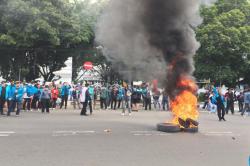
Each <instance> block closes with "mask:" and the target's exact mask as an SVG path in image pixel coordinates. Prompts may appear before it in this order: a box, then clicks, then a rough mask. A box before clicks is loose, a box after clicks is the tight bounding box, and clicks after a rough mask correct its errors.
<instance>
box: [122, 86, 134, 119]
mask: <svg viewBox="0 0 250 166" xmlns="http://www.w3.org/2000/svg"><path fill="white" fill-rule="evenodd" d="M131 96H132V89H131V87H130V86H128V87H127V88H126V89H125V105H126V108H127V109H128V115H129V116H131V106H132V105H131ZM125 110H126V109H122V116H124V115H125Z"/></svg>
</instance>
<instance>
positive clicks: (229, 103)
mask: <svg viewBox="0 0 250 166" xmlns="http://www.w3.org/2000/svg"><path fill="white" fill-rule="evenodd" d="M226 97H227V107H226V114H228V111H229V109H230V111H231V113H232V114H234V93H233V91H232V89H229V90H228V92H227V94H226Z"/></svg>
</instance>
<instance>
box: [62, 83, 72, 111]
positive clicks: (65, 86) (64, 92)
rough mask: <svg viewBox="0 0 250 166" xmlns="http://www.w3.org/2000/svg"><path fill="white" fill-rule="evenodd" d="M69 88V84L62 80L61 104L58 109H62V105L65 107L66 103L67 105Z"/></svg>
mask: <svg viewBox="0 0 250 166" xmlns="http://www.w3.org/2000/svg"><path fill="white" fill-rule="evenodd" d="M69 89H70V86H69V85H68V84H67V83H66V82H64V83H63V86H62V88H61V99H62V101H61V106H60V109H62V107H63V105H65V106H64V108H65V109H67V105H68V98H69Z"/></svg>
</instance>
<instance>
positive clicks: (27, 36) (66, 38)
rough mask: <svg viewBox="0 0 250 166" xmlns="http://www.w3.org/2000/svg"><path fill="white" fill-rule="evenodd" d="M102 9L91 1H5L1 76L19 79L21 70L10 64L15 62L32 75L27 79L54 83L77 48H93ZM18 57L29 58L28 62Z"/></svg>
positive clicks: (0, 20) (0, 8) (0, 16)
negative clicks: (56, 75) (96, 25)
mask: <svg viewBox="0 0 250 166" xmlns="http://www.w3.org/2000/svg"><path fill="white" fill-rule="evenodd" d="M100 9H101V6H98V5H97V6H95V5H94V4H92V3H90V2H89V1H87V0H85V1H77V0H75V1H69V0H42V1H41V0H1V1H0V55H1V57H3V56H5V58H3V59H2V58H1V62H0V68H1V74H2V75H3V76H4V77H5V78H7V79H17V74H14V73H16V72H18V70H16V69H15V68H14V67H13V65H6V64H11V63H12V61H15V63H16V66H19V67H21V68H22V71H25V72H24V73H25V74H27V73H28V74H27V75H26V76H25V77H26V79H27V80H31V79H35V78H37V77H39V75H41V76H43V77H44V79H45V80H48V81H50V80H52V79H53V77H54V74H53V72H54V71H57V70H60V69H61V68H62V67H63V66H64V65H65V64H64V62H65V61H66V60H67V58H68V57H70V56H75V55H76V53H77V52H76V51H75V49H82V48H86V47H91V46H92V44H93V39H94V30H93V29H94V25H95V22H96V19H97V16H98V14H99V12H100ZM9 50H14V51H13V52H14V53H13V52H10V51H9ZM18 58H21V59H26V61H25V63H23V61H20V62H19V61H18V60H17V59H18ZM13 59H14V60H13ZM6 66H7V68H6ZM21 74H22V73H21Z"/></svg>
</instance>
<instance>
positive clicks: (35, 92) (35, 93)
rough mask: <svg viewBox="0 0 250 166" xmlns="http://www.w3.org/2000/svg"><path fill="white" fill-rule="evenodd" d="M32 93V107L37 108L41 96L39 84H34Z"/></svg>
mask: <svg viewBox="0 0 250 166" xmlns="http://www.w3.org/2000/svg"><path fill="white" fill-rule="evenodd" d="M32 87H33V88H32V94H33V98H32V101H31V109H37V106H38V104H37V103H38V102H39V97H40V95H41V93H40V91H39V85H38V84H35V85H34V86H32Z"/></svg>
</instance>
